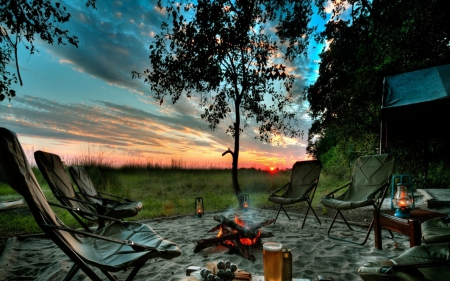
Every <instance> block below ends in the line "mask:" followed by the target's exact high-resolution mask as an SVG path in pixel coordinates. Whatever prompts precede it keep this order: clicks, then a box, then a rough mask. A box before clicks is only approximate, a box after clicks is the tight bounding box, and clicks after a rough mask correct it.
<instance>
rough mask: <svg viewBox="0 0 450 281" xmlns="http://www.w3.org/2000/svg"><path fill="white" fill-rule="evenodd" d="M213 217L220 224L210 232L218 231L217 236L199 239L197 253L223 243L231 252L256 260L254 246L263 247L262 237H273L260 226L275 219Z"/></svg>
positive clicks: (195, 250)
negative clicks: (247, 219)
mask: <svg viewBox="0 0 450 281" xmlns="http://www.w3.org/2000/svg"><path fill="white" fill-rule="evenodd" d="M213 218H214V220H215V221H218V222H219V224H218V225H217V226H216V227H214V228H212V229H211V230H209V231H208V233H210V232H216V231H218V233H217V236H216V237H213V238H209V239H201V240H199V241H197V246H196V247H195V249H194V252H195V253H197V252H200V251H201V250H203V249H205V248H208V247H213V246H217V245H222V246H224V247H227V248H229V249H230V250H229V252H230V253H235V252H237V253H240V254H241V255H242V256H243V257H244V258H246V259H248V260H251V261H254V260H255V256H253V254H252V248H253V247H261V245H262V242H261V238H268V237H273V234H272V233H271V232H264V231H262V230H261V229H260V228H261V227H263V226H266V225H269V224H272V223H273V222H274V221H275V220H274V219H271V220H267V221H264V222H261V223H256V224H254V223H253V222H251V221H245V220H243V219H240V218H239V217H238V216H237V215H235V216H234V220H229V219H227V218H226V217H224V216H222V215H214V216H213Z"/></svg>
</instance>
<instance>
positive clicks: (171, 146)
mask: <svg viewBox="0 0 450 281" xmlns="http://www.w3.org/2000/svg"><path fill="white" fill-rule="evenodd" d="M61 2H62V5H65V6H66V7H67V8H68V11H69V12H70V13H71V15H72V17H71V20H70V22H69V23H68V24H65V25H64V26H63V27H64V29H68V30H70V33H71V34H73V35H76V36H77V37H78V38H79V47H78V48H75V47H74V46H70V45H66V46H62V45H47V44H42V43H40V42H39V41H35V43H36V46H37V48H38V50H39V53H35V54H34V55H29V54H28V53H27V52H26V51H25V50H24V49H21V50H20V53H19V63H20V70H21V75H22V79H23V82H24V86H22V87H20V86H15V87H14V89H16V91H17V97H15V98H13V99H12V100H11V102H8V101H7V100H5V101H3V102H0V126H2V127H6V128H8V129H10V130H12V131H14V132H16V133H17V135H18V136H19V140H20V142H21V143H22V146H23V147H24V149H25V151H26V153H27V155H28V156H29V158H32V154H33V152H34V151H35V150H45V151H48V152H52V153H56V154H58V155H60V156H61V158H62V159H63V160H64V161H68V162H71V161H72V160H73V159H77V158H78V159H79V158H83V157H84V158H85V157H103V159H105V161H108V162H109V163H113V164H119V165H120V164H121V163H129V162H138V163H155V164H162V165H170V163H171V162H172V161H176V162H182V163H184V165H186V166H187V167H206V168H210V167H218V168H228V167H231V157H230V155H229V154H228V155H226V156H224V157H222V153H223V152H225V151H226V150H227V149H228V147H230V148H231V149H233V138H232V137H230V136H228V135H226V134H225V129H226V127H228V125H229V121H230V120H231V119H230V120H225V121H226V122H225V123H223V124H222V126H221V127H219V129H218V130H216V131H210V130H209V129H208V123H206V122H205V121H203V120H202V119H200V114H201V111H200V109H199V108H198V107H197V104H196V102H195V100H187V99H182V100H179V101H178V102H177V103H176V104H175V105H172V104H171V103H163V105H162V106H160V105H159V103H157V102H155V101H154V100H153V98H152V97H151V93H150V89H149V86H148V85H147V84H144V83H143V81H142V80H132V79H131V71H133V70H137V71H142V70H144V69H146V68H150V62H149V59H148V57H149V55H150V51H149V49H148V47H149V45H150V43H151V42H152V37H153V36H154V35H155V34H158V33H159V27H160V24H161V21H162V20H164V19H166V17H165V16H164V14H162V13H161V12H160V11H159V10H158V9H157V8H156V1H155V0H151V1H135V0H129V1H125V0H124V1H98V3H97V9H96V10H93V9H91V8H89V9H88V8H86V7H85V6H84V1H61ZM315 23H319V24H323V23H324V21H323V20H321V19H319V18H317V19H316V22H315ZM320 49H321V48H315V49H313V48H311V51H310V54H309V56H308V58H304V57H302V58H298V59H297V60H296V61H294V62H292V65H291V66H292V67H293V68H294V70H295V74H296V76H297V79H296V84H295V87H294V88H295V93H296V94H297V95H299V94H300V93H301V91H302V89H303V88H304V87H306V86H308V85H310V84H312V83H313V82H314V81H315V79H316V78H317V71H318V52H319V51H320ZM9 70H10V71H15V69H14V68H13V65H11V68H10V69H9ZM307 108H308V105H307V104H303V105H302V106H301V108H300V114H299V118H300V123H301V124H302V129H303V130H304V131H305V137H304V138H303V139H301V138H298V139H290V138H284V139H283V140H282V141H281V144H280V145H279V146H277V145H274V144H267V143H263V142H260V141H258V140H255V139H254V138H255V133H254V130H252V128H246V129H245V130H244V134H243V135H242V136H241V150H240V161H239V167H247V168H249V167H254V168H261V169H266V168H271V167H272V168H279V169H284V168H290V167H292V165H293V163H294V162H296V161H299V160H304V159H306V158H307V155H306V150H305V148H306V144H307V141H306V140H307V136H306V135H307V131H308V129H309V127H310V123H311V120H310V119H309V118H308V115H307ZM30 160H32V159H30Z"/></svg>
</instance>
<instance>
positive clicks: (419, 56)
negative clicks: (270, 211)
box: [306, 0, 450, 156]
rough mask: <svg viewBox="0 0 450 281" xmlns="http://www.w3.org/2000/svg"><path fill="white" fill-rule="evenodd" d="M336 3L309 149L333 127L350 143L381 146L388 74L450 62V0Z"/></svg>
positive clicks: (315, 91)
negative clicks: (383, 94) (383, 103)
mask: <svg viewBox="0 0 450 281" xmlns="http://www.w3.org/2000/svg"><path fill="white" fill-rule="evenodd" d="M333 2H335V3H336V7H335V13H334V15H335V16H334V18H332V20H330V21H329V22H328V23H327V25H326V29H325V31H324V32H323V33H321V34H320V39H321V40H324V41H327V42H330V43H329V46H328V48H327V49H325V50H324V51H323V52H322V53H321V55H320V57H321V63H320V69H319V78H318V79H317V81H316V82H315V83H314V84H313V85H312V86H311V87H310V88H309V89H308V90H307V92H306V97H307V99H308V101H309V103H310V106H311V108H310V112H311V116H312V117H313V118H314V122H313V124H312V127H311V129H310V131H309V136H308V139H309V141H310V144H309V148H308V149H309V151H310V152H314V151H321V150H320V149H317V148H314V146H315V145H316V144H320V142H317V143H314V139H315V137H317V136H319V137H324V136H325V135H327V134H329V135H330V136H331V135H332V136H334V137H335V138H336V139H337V141H338V142H340V143H342V144H343V146H348V145H352V146H354V147H358V149H361V150H365V151H371V152H375V150H376V148H377V147H378V142H379V139H378V138H379V131H380V108H381V101H382V81H383V77H385V76H389V75H393V74H398V73H402V72H408V71H413V70H417V69H421V68H426V67H431V66H435V65H440V64H445V63H448V62H450V47H449V46H450V36H449V35H450V22H449V21H448V20H447V19H446V15H447V14H448V13H449V12H450V6H448V5H447V2H446V1H445V0H431V1H420V0H410V1H400V0H373V1H368V0H347V1H333ZM345 9H347V11H348V10H350V13H349V14H345V13H343V11H344V10H345ZM343 14H345V15H347V18H345V19H344V18H342V15H343ZM315 156H318V155H315Z"/></svg>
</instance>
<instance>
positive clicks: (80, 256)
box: [0, 128, 181, 281]
mask: <svg viewBox="0 0 450 281" xmlns="http://www.w3.org/2000/svg"><path fill="white" fill-rule="evenodd" d="M0 167H2V168H3V169H4V171H5V172H6V177H7V182H8V184H9V185H10V186H11V187H12V188H13V189H14V190H16V191H17V192H18V193H19V194H20V195H22V196H23V197H24V199H25V201H26V202H27V204H28V207H29V209H30V211H31V214H32V215H33V217H34V219H35V220H36V223H37V224H38V225H39V227H40V228H41V229H42V231H44V233H45V234H46V235H47V236H48V237H49V238H50V239H52V241H53V242H54V243H55V244H56V245H57V246H58V247H59V248H60V249H61V250H62V251H63V252H64V253H65V254H66V255H67V256H68V257H69V258H70V259H71V260H72V261H73V262H74V264H73V266H72V267H71V268H70V270H69V271H68V273H67V274H66V276H65V278H64V280H71V279H72V278H73V277H74V276H75V274H76V273H77V272H78V271H79V270H80V269H81V270H82V271H83V272H84V273H85V274H86V275H87V276H88V277H89V278H90V280H93V281H101V280H103V278H100V276H99V275H98V274H97V273H96V271H95V270H94V269H93V268H98V270H99V271H101V272H102V273H103V274H104V275H105V276H106V277H107V278H108V280H112V281H113V280H117V279H116V278H115V277H113V276H112V275H111V273H110V272H118V271H122V270H127V269H129V268H133V270H132V271H131V272H130V274H129V275H128V277H127V278H126V280H133V278H134V277H135V276H136V274H137V273H138V272H139V270H140V269H141V267H142V266H143V265H144V264H145V263H146V262H147V261H148V260H149V259H153V258H164V259H172V258H174V257H177V256H179V255H180V254H181V251H180V249H179V248H178V247H177V246H176V245H175V244H174V243H172V242H170V241H167V240H164V239H163V238H162V237H161V236H159V235H158V234H157V233H156V232H154V231H153V229H151V228H150V227H149V226H148V225H145V224H140V223H131V222H122V221H114V222H113V223H111V224H108V225H107V226H105V227H104V228H102V229H101V230H99V231H98V232H96V233H89V232H86V231H81V230H76V229H72V228H69V227H67V226H65V225H64V224H63V223H62V221H61V220H60V219H59V218H58V217H57V216H56V215H55V214H54V213H53V210H52V208H51V207H50V205H49V204H48V202H47V200H46V198H45V195H44V193H43V192H42V190H41V188H40V187H39V184H38V182H37V180H36V178H35V176H34V174H33V171H32V170H31V167H30V165H29V163H28V160H27V158H26V156H25V153H24V152H23V149H22V147H21V145H20V143H19V141H18V139H17V136H16V134H15V133H13V132H11V131H9V130H7V129H5V128H0ZM91 267H93V268H91ZM97 272H98V271H97ZM98 273H99V272H98Z"/></svg>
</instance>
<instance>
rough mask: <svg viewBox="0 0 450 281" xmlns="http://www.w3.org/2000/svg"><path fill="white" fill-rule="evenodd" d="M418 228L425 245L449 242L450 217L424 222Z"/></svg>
mask: <svg viewBox="0 0 450 281" xmlns="http://www.w3.org/2000/svg"><path fill="white" fill-rule="evenodd" d="M420 228H421V230H422V240H423V242H425V243H427V244H430V243H443V242H450V215H447V216H443V217H440V218H435V219H431V220H427V221H424V222H423V223H422V224H421V225H420Z"/></svg>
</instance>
